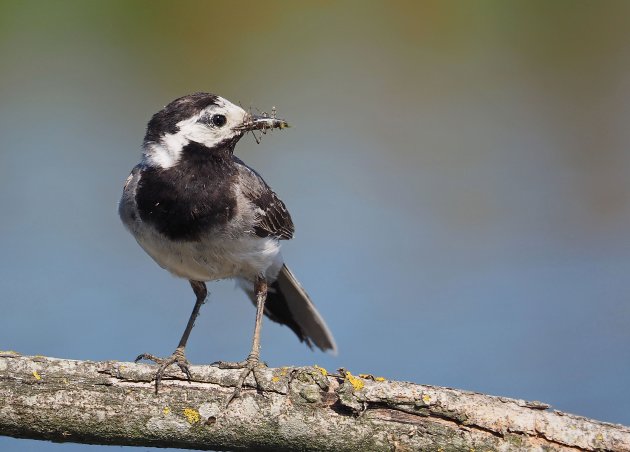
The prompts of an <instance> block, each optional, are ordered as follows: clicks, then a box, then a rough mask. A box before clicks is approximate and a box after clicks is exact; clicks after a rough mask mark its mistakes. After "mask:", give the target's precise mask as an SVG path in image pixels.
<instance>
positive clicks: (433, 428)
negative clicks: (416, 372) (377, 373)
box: [0, 352, 630, 451]
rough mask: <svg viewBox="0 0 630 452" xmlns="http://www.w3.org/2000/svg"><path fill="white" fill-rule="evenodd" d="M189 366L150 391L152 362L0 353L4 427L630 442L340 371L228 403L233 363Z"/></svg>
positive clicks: (288, 379) (86, 433)
mask: <svg viewBox="0 0 630 452" xmlns="http://www.w3.org/2000/svg"><path fill="white" fill-rule="evenodd" d="M191 370H192V376H193V381H192V382H190V383H189V382H187V381H186V380H185V378H184V376H183V375H182V374H181V373H180V371H179V370H176V369H173V370H171V372H170V373H169V374H168V375H167V376H166V378H165V379H164V383H163V386H162V387H161V389H160V393H159V394H158V395H155V393H154V386H153V384H152V383H151V379H152V377H153V374H154V372H155V368H154V367H152V366H150V365H146V364H134V363H121V362H115V361H108V362H91V361H72V360H62V359H55V358H46V357H38V356H35V357H25V356H20V355H19V354H17V353H12V352H0V435H6V436H13V437H17V438H32V439H44V440H52V441H61V442H66V441H67V442H76V443H89V444H118V445H127V446H157V447H180V448H187V449H201V450H208V449H215V450H217V449H218V450H225V449H232V450H233V449H239V450H274V451H282V450H334V451H358V450H361V451H364V450H370V451H377V450H387V451H390V450H397V451H403V450H420V449H422V450H425V449H431V450H471V449H476V450H484V451H485V450H498V449H500V450H514V449H519V450H520V449H531V448H534V449H538V450H543V449H545V450H548V449H551V450H586V451H595V450H597V451H601V450H610V451H630V428H628V427H624V426H621V425H614V424H607V423H603V422H598V421H594V420H590V419H586V418H583V417H579V416H574V415H570V414H565V413H561V412H558V411H550V410H548V405H545V404H543V403H540V402H526V401H523V400H514V399H508V398H504V397H493V396H487V395H483V394H478V393H472V392H465V391H459V390H456V389H450V388H440V387H435V386H425V385H417V384H412V383H403V382H397V381H385V380H382V381H381V379H378V378H377V379H374V378H373V377H370V376H364V378H361V377H358V376H353V375H351V374H350V373H348V372H346V371H344V370H342V369H340V373H339V374H336V375H330V374H327V372H326V371H325V370H324V369H321V368H317V367H306V368H278V369H272V368H269V369H264V370H263V371H262V372H261V375H263V380H262V381H260V384H261V387H262V391H261V392H260V393H259V392H257V391H256V390H254V389H247V390H244V391H243V393H242V394H241V396H240V397H239V398H237V399H235V400H234V401H233V402H232V403H231V404H230V406H229V408H228V409H227V410H226V409H222V408H221V406H222V404H223V402H224V400H225V399H226V397H227V396H228V394H229V393H231V391H232V390H233V388H232V386H233V385H234V384H235V382H236V380H237V379H238V375H239V373H240V371H239V370H224V369H218V368H216V367H211V366H193V367H192V368H191ZM247 384H248V387H249V388H253V387H254V385H255V382H254V381H253V379H249V378H248V380H247Z"/></svg>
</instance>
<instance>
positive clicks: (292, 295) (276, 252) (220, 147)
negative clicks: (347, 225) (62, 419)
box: [119, 93, 336, 405]
mask: <svg viewBox="0 0 630 452" xmlns="http://www.w3.org/2000/svg"><path fill="white" fill-rule="evenodd" d="M285 127H288V124H287V122H286V121H284V120H281V119H276V118H275V114H274V115H272V116H269V115H267V114H263V115H252V114H250V113H248V112H246V111H245V110H243V109H242V108H240V107H238V106H236V105H234V104H232V103H231V102H229V101H227V100H226V99H224V98H222V97H219V96H216V95H214V94H209V93H195V94H191V95H188V96H184V97H181V98H179V99H176V100H174V101H173V102H171V103H170V104H168V105H167V106H166V107H164V108H163V109H162V110H160V111H159V112H157V113H156V114H155V115H153V117H152V118H151V120H150V121H149V124H148V126H147V131H146V135H145V137H144V143H143V155H142V160H141V161H140V163H139V164H138V165H137V166H136V167H135V168H134V169H133V170H132V172H131V174H130V175H129V177H128V178H127V181H126V183H125V186H124V190H123V194H122V198H121V200H120V204H119V213H120V217H121V219H122V221H123V223H124V224H125V226H126V227H127V229H128V230H129V231H130V232H131V234H133V236H134V237H135V239H136V240H137V241H138V243H139V244H140V246H141V247H142V248H143V249H144V250H145V251H146V252H147V253H148V254H149V256H151V257H152V258H153V259H154V260H155V261H156V262H157V263H158V264H159V265H160V266H161V267H162V268H164V269H166V270H168V271H169V272H171V273H172V274H174V275H175V276H178V277H181V278H186V279H188V280H189V282H190V285H191V286H192V289H193V291H194V293H195V296H196V302H195V307H194V308H193V311H192V314H191V315H190V319H189V320H188V324H187V325H186V329H185V330H184V334H183V335H182V338H181V340H180V341H179V344H178V346H177V348H176V349H175V352H174V353H173V354H172V355H171V356H170V357H168V358H164V359H162V358H156V357H155V356H153V355H150V354H142V355H140V356H138V358H137V359H136V361H139V360H141V359H147V360H151V361H154V362H156V363H157V364H158V365H159V367H158V370H157V373H156V375H155V390H156V392H157V391H158V388H159V385H160V380H161V378H162V375H163V374H164V371H165V370H166V368H167V367H169V366H170V365H172V364H176V365H178V366H179V368H180V369H181V370H182V372H184V373H185V374H186V376H187V378H188V379H190V378H191V374H190V370H189V362H188V360H187V359H186V356H185V354H184V349H185V347H186V342H187V340H188V336H189V335H190V332H191V330H192V328H193V326H194V323H195V319H196V317H197V315H198V314H199V309H200V308H201V305H202V304H203V303H204V301H205V299H206V296H207V289H206V284H205V282H206V281H214V280H218V279H224V278H235V279H236V281H237V284H238V285H239V286H240V287H241V288H243V289H244V290H245V292H246V293H247V295H248V296H249V298H250V299H251V300H252V302H253V303H254V304H255V305H256V323H255V327H254V336H253V341H252V348H251V352H250V354H249V356H248V357H247V359H246V360H244V361H242V362H237V363H230V362H221V361H219V362H217V363H215V364H217V365H218V366H219V367H222V368H232V369H234V368H237V369H238V368H242V369H243V372H242V373H241V374H240V378H239V381H238V383H237V385H236V389H235V390H234V392H233V393H232V395H231V396H230V397H229V398H228V399H227V403H226V405H227V404H229V403H230V401H231V400H232V399H233V398H234V397H236V396H238V395H239V393H240V389H241V387H242V386H243V383H244V381H245V378H246V377H247V376H248V375H249V374H250V373H253V374H254V377H255V379H256V380H258V378H257V376H256V369H257V368H258V367H259V366H261V365H262V364H261V362H260V328H261V323H262V315H263V314H265V315H266V316H267V317H269V318H270V319H272V320H274V321H276V322H278V323H281V324H284V325H287V326H288V327H289V328H291V329H292V330H293V332H294V333H295V334H296V335H297V336H298V338H299V339H300V341H304V342H306V344H307V345H308V346H309V347H311V348H312V345H316V346H317V347H318V348H320V349H321V350H331V351H333V352H335V351H336V346H335V341H334V339H333V337H332V334H331V333H330V331H329V330H328V327H327V326H326V323H325V322H324V320H323V319H322V317H321V316H320V314H319V313H318V312H317V310H316V309H315V306H314V305H313V303H312V302H311V300H310V298H309V297H308V295H307V294H306V292H305V291H304V289H303V288H302V286H301V285H300V283H299V282H298V281H297V280H296V279H295V277H294V276H293V274H292V273H291V271H290V270H289V269H288V268H287V266H286V265H284V262H283V259H282V255H281V254H280V240H288V239H291V238H292V237H293V232H294V227H293V222H292V221H291V216H290V215H289V212H288V211H287V209H286V207H285V205H284V203H283V202H282V201H281V200H280V199H279V198H278V196H277V195H276V194H275V193H274V192H273V191H272V190H271V188H269V186H268V185H267V184H266V183H265V181H264V180H263V179H262V177H260V175H259V174H258V173H257V172H256V171H254V170H253V169H251V168H250V167H248V166H247V165H245V163H243V162H242V161H241V160H240V159H239V158H237V157H235V156H234V147H235V146H236V143H237V142H238V140H240V139H241V138H242V137H243V135H244V134H245V133H246V132H248V131H255V130H259V131H263V132H264V131H265V130H267V129H273V128H279V129H282V128H285Z"/></svg>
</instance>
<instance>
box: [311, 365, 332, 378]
mask: <svg viewBox="0 0 630 452" xmlns="http://www.w3.org/2000/svg"><path fill="white" fill-rule="evenodd" d="M313 367H314V368H315V369H317V370H319V371H320V373H321V374H322V375H323V376H324V377H327V376H328V371H327V370H326V369H324V368H323V367H319V366H318V365H317V364H315V365H314V366H313Z"/></svg>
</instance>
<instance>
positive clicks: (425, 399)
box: [422, 394, 431, 403]
mask: <svg viewBox="0 0 630 452" xmlns="http://www.w3.org/2000/svg"><path fill="white" fill-rule="evenodd" d="M422 401H423V402H424V403H429V402H430V401H431V396H430V395H429V394H422Z"/></svg>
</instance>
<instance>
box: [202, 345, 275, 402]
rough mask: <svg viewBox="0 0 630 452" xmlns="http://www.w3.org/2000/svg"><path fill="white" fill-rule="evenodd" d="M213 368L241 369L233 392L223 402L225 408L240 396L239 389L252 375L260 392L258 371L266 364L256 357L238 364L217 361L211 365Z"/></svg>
mask: <svg viewBox="0 0 630 452" xmlns="http://www.w3.org/2000/svg"><path fill="white" fill-rule="evenodd" d="M212 365H213V366H217V367H218V368H219V369H243V371H242V372H241V374H240V375H239V377H238V380H237V382H236V385H235V388H234V391H233V392H232V393H231V394H230V395H229V396H228V398H227V399H226V401H225V405H224V408H227V407H228V405H229V404H230V402H231V401H232V400H234V399H235V398H236V397H238V396H239V395H240V394H241V389H242V388H243V385H244V384H245V379H246V378H247V377H248V376H249V374H252V375H253V376H254V380H255V381H256V388H257V389H258V390H262V388H261V386H260V381H261V380H260V378H259V375H258V371H259V369H260V368H261V367H267V364H266V363H265V362H263V361H261V360H260V358H258V357H257V356H252V355H250V356H248V357H247V359H246V360H245V361H239V362H228V361H217V362H215V363H212Z"/></svg>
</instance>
